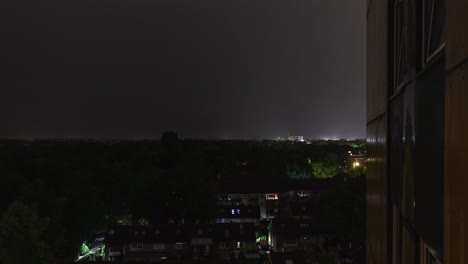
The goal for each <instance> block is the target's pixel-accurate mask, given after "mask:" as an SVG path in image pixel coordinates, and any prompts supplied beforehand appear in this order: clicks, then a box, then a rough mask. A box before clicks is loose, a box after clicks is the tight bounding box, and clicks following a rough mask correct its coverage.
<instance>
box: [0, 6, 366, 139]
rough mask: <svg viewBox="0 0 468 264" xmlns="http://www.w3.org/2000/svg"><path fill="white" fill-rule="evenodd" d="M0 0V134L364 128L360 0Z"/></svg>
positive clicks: (234, 133) (351, 134)
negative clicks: (0, 67)
mask: <svg viewBox="0 0 468 264" xmlns="http://www.w3.org/2000/svg"><path fill="white" fill-rule="evenodd" d="M1 2H2V3H0V17H1V18H0V30H1V32H0V33H1V36H0V42H1V43H0V48H1V49H0V55H1V62H0V64H1V66H2V71H1V72H2V73H1V75H2V77H1V79H0V82H1V83H0V138H3V137H8V138H159V137H160V135H161V133H162V132H163V131H166V130H173V131H177V132H178V133H179V136H180V137H192V138H222V139H229V138H238V139H247V138H257V139H262V138H276V137H278V136H282V137H287V136H288V135H303V136H305V137H306V138H364V137H365V97H366V95H365V61H366V57H365V51H366V50H365V49H366V44H365V42H366V41H365V30H366V24H365V23H366V22H365V20H366V17H365V10H366V6H365V5H366V4H365V1H364V0H352V1H350V0H265V1H263V0H240V1H239V0H198V1H197V0H193V1H189V0H52V1H50V0H14V1H1Z"/></svg>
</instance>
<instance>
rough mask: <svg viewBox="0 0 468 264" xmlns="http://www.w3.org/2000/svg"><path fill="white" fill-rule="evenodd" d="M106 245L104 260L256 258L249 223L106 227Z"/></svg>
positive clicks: (171, 261) (222, 261)
mask: <svg viewBox="0 0 468 264" xmlns="http://www.w3.org/2000/svg"><path fill="white" fill-rule="evenodd" d="M105 244H106V247H105V260H107V261H162V262H167V263H191V262H198V261H200V260H203V261H204V262H206V263H224V262H228V263H236V262H237V261H239V259H249V258H250V259H256V258H259V254H258V249H257V247H256V244H255V226H254V225H253V224H251V223H246V224H244V223H243V224H240V223H230V224H204V225H203V224H182V225H175V224H165V225H116V226H109V227H108V231H107V233H106V236H105Z"/></svg>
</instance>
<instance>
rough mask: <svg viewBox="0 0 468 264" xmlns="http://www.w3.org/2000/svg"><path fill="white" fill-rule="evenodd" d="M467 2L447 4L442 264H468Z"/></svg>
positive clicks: (453, 0)
mask: <svg viewBox="0 0 468 264" xmlns="http://www.w3.org/2000/svg"><path fill="white" fill-rule="evenodd" d="M467 14H468V1H466V0H448V5H447V18H446V23H447V33H446V36H447V40H446V65H445V71H446V90H445V166H444V169H445V178H444V187H445V193H444V194H445V203H444V210H445V214H444V252H445V254H444V262H445V263H460V264H461V263H467V262H468V227H467V225H466V220H465V217H466V215H465V214H466V213H467V212H468V202H467V201H468V177H467V175H468V63H467V60H468V30H467V28H468V15H467Z"/></svg>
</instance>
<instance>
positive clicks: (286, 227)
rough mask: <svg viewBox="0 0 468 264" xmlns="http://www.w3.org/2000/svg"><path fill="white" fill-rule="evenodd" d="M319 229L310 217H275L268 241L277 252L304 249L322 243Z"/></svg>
mask: <svg viewBox="0 0 468 264" xmlns="http://www.w3.org/2000/svg"><path fill="white" fill-rule="evenodd" d="M321 240H322V237H321V235H320V233H319V230H314V229H313V225H312V224H311V221H310V220H308V219H296V218H288V219H280V218H277V219H274V220H273V221H272V222H271V224H270V227H269V236H268V242H269V244H270V245H271V246H272V247H273V249H274V250H275V252H297V251H304V250H306V249H307V248H308V247H309V246H311V245H312V244H313V243H321Z"/></svg>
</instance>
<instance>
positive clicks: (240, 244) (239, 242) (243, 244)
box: [237, 241, 245, 248]
mask: <svg viewBox="0 0 468 264" xmlns="http://www.w3.org/2000/svg"><path fill="white" fill-rule="evenodd" d="M237 248H245V242H244V241H237Z"/></svg>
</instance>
